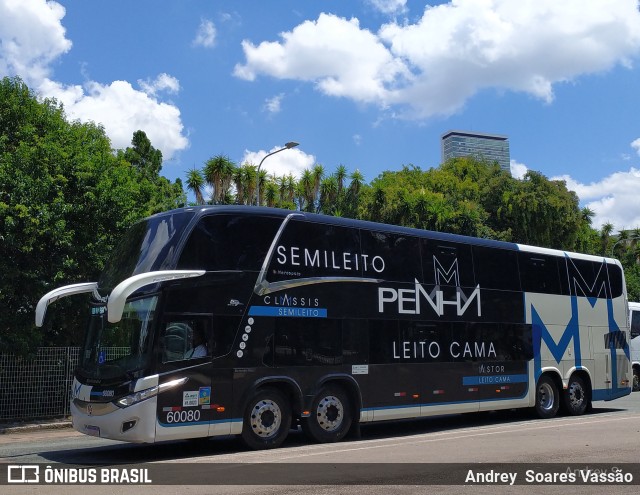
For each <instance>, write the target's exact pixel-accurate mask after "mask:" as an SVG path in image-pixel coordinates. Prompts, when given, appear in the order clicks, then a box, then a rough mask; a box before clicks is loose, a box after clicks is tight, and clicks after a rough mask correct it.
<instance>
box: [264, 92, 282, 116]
mask: <svg viewBox="0 0 640 495" xmlns="http://www.w3.org/2000/svg"><path fill="white" fill-rule="evenodd" d="M283 98H284V93H280V94H279V95H276V96H274V97H273V98H267V99H266V100H265V102H264V109H265V110H266V111H267V112H269V113H278V112H279V111H280V109H281V108H280V105H281V103H282V99H283Z"/></svg>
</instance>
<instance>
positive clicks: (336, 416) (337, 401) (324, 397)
mask: <svg viewBox="0 0 640 495" xmlns="http://www.w3.org/2000/svg"><path fill="white" fill-rule="evenodd" d="M310 413H311V414H310V416H309V417H308V418H304V420H303V421H302V429H303V431H304V432H305V434H306V435H307V436H308V437H310V438H311V439H312V440H315V441H316V442H319V443H329V442H338V441H340V440H342V439H343V438H344V437H345V436H346V434H347V433H348V432H349V428H351V423H352V421H353V415H352V413H351V403H350V402H349V396H348V395H347V394H346V392H345V391H344V389H343V388H341V387H339V386H336V385H329V386H327V387H322V389H321V390H320V392H318V394H317V395H316V396H315V397H314V399H313V402H312V404H311V411H310Z"/></svg>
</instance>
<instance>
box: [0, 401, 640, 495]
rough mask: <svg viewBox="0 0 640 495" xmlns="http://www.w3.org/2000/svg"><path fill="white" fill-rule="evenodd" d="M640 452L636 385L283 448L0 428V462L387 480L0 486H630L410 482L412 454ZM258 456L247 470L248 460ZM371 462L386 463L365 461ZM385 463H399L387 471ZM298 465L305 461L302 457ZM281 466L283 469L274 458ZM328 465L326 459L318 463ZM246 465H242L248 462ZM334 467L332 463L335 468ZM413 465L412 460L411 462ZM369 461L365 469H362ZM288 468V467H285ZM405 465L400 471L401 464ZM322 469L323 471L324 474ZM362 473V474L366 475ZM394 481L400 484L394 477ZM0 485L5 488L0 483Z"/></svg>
mask: <svg viewBox="0 0 640 495" xmlns="http://www.w3.org/2000/svg"><path fill="white" fill-rule="evenodd" d="M638 456H640V393H634V394H632V395H630V396H628V397H625V398H623V399H620V400H617V401H614V402H609V403H602V402H600V403H596V404H595V407H594V410H593V413H592V414H589V415H585V416H581V417H557V418H554V419H552V420H539V419H536V418H534V417H532V416H531V415H530V414H528V413H527V412H522V411H506V412H499V413H490V414H472V415H458V416H451V417H447V418H438V419H427V420H421V421H414V422H403V423H396V424H392V425H390V424H388V425H375V426H369V427H365V428H363V435H362V438H361V439H358V440H350V441H345V442H342V443H339V444H324V445H318V444H310V443H308V442H307V441H306V439H305V438H304V437H303V435H302V434H301V433H292V434H291V435H290V437H289V439H288V440H287V442H286V444H285V445H284V447H282V448H280V449H277V450H274V451H258V452H254V451H250V450H247V449H246V448H245V447H243V446H242V444H241V443H240V442H239V441H237V440H234V439H226V440H210V441H202V442H171V443H165V444H158V445H131V444H123V443H119V442H113V441H108V440H102V439H96V438H92V437H87V436H84V435H81V434H79V433H76V432H74V431H72V430H52V431H43V430H41V431H35V432H27V433H10V434H5V435H0V461H2V462H8V463H12V464H14V463H19V464H28V463H38V462H45V463H49V464H50V465H52V466H55V465H56V463H65V464H80V465H85V466H87V465H103V464H112V463H128V464H135V465H138V464H139V463H146V462H151V463H154V464H155V463H162V466H163V469H166V470H170V469H193V468H194V466H195V467H196V468H197V469H202V467H203V466H204V467H205V468H206V469H208V470H209V471H211V470H214V469H217V468H220V466H221V465H222V463H229V464H228V465H226V466H224V467H225V468H227V467H228V470H227V471H225V473H228V472H229V469H236V468H238V469H241V470H240V471H238V472H239V473H242V475H243V476H246V477H247V479H251V480H252V481H253V479H254V478H255V477H258V476H260V474H259V472H260V471H259V468H260V467H261V466H263V463H270V464H271V465H276V466H277V468H278V469H280V471H279V472H280V473H286V472H287V467H286V466H291V463H295V469H296V473H295V474H292V478H291V479H293V480H298V479H300V480H302V481H301V482H303V481H304V480H306V479H312V478H313V476H314V473H316V474H317V471H318V468H319V466H318V463H328V464H329V465H335V464H340V463H361V464H360V466H365V467H363V468H362V469H363V471H362V473H361V475H363V476H366V475H370V476H371V480H372V482H376V483H378V482H387V483H393V484H394V486H393V487H390V486H385V485H367V486H363V485H355V486H318V485H312V486H306V487H301V486H259V485H258V486H256V485H237V486H224V487H220V486H218V487H215V488H212V487H203V486H195V485H188V486H175V485H173V486H171V485H167V486H153V487H149V486H146V487H135V488H134V487H123V486H92V487H90V488H89V487H87V486H84V487H80V486H33V487H29V490H25V488H24V486H20V487H17V486H9V487H6V488H7V490H6V491H5V490H2V491H3V493H7V494H13V493H34V494H36V493H37V494H45V493H46V494H57V493H65V494H67V493H68V494H74V493H78V494H80V493H86V492H87V490H88V489H89V490H90V492H91V494H92V495H93V494H102V493H104V494H114V493H149V494H151V493H153V494H154V495H163V494H168V493H171V494H173V493H229V494H244V493H247V494H249V493H250V494H252V495H255V494H263V493H264V494H271V493H274V494H275V493H278V494H280V495H287V494H289V493H301V492H302V491H304V493H306V494H329V493H331V494H333V493H348V494H351V493H369V494H378V493H380V494H383V493H384V494H387V493H427V492H431V493H460V492H461V491H463V490H464V491H467V492H471V493H491V494H496V493H516V491H517V493H522V492H523V491H524V492H526V493H563V494H567V493H581V494H583V493H598V494H600V493H603V492H604V491H606V493H637V491H638V487H637V486H632V487H619V486H613V487H606V488H605V487H602V486H599V487H598V486H595V487H594V486H519V487H518V486H513V487H508V486H506V487H503V486H500V487H496V486H474V487H470V486H464V487H463V486H431V487H429V486H420V485H418V486H416V485H411V484H404V483H409V482H410V481H411V477H410V476H411V472H410V470H409V472H407V471H406V468H407V466H408V465H409V464H410V463H459V464H457V465H458V466H460V469H461V472H463V471H464V472H467V471H468V469H469V468H474V466H477V464H478V463H497V464H505V463H518V464H522V463H548V462H555V463H580V464H593V463H628V462H635V461H637V459H638ZM251 463H260V465H259V466H257V467H256V469H255V471H251V469H253V466H254V465H253V464H251ZM371 463H385V464H384V465H383V466H380V467H379V469H377V472H375V471H372V470H371V467H370V465H371ZM388 463H397V466H398V468H397V470H396V471H395V472H394V473H393V474H389V473H388V472H387V470H388ZM300 464H304V466H300ZM283 465H284V466H285V467H284V468H283V467H282V466H283ZM325 465H326V464H325ZM247 466H249V468H250V469H249V470H247ZM335 469H337V468H335ZM413 469H415V468H413ZM367 470H368V471H367ZM289 472H291V471H289ZM405 472H407V476H409V478H407V479H408V481H407V479H403V478H402V476H403V475H404V474H403V473H405ZM327 474H330V473H327ZM366 479H368V478H366ZM401 483H402V484H401ZM3 488H5V487H3Z"/></svg>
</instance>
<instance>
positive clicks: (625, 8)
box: [0, 0, 640, 229]
mask: <svg viewBox="0 0 640 495" xmlns="http://www.w3.org/2000/svg"><path fill="white" fill-rule="evenodd" d="M639 65H640V12H639V10H638V5H637V2H636V0H590V1H589V2H585V1H583V0H563V1H561V2H558V1H557V0H452V1H450V2H435V1H430V2H425V1H424V0H423V1H418V0H339V1H338V0H335V1H334V0H325V1H322V2H319V1H316V2H300V1H297V0H271V1H254V0H242V1H232V0H216V1H214V0H208V1H205V0H199V1H196V0H180V1H177V0H163V1H160V2H159V1H152V0H136V1H133V2H132V1H130V0H129V1H124V0H109V1H108V2H95V1H81V0H58V1H57V2H53V1H49V2H46V1H45V0H0V77H2V76H5V75H9V76H13V75H19V76H20V77H22V79H23V80H25V82H27V83H28V84H29V86H30V87H31V88H33V89H34V90H35V91H37V92H38V93H39V94H40V95H41V96H43V97H45V96H53V97H56V98H58V100H59V101H61V102H62V103H63V104H64V105H65V110H66V112H67V115H68V117H69V118H71V119H80V120H82V121H88V120H92V121H95V122H99V123H101V124H102V125H104V127H105V130H106V131H107V134H108V135H109V137H110V138H111V140H112V144H113V146H114V148H124V147H126V146H128V145H129V143H130V141H131V136H132V134H133V132H134V131H135V130H137V129H142V130H144V131H145V132H146V133H147V135H148V136H149V138H150V139H151V142H152V144H153V145H154V146H155V147H157V148H159V149H161V150H162V152H163V155H164V157H165V162H164V164H163V170H162V173H163V174H164V175H165V176H166V177H168V178H169V179H171V180H173V179H175V178H177V177H180V178H182V179H183V180H184V179H185V178H186V174H187V172H188V170H189V169H191V168H193V167H196V168H202V166H203V165H204V163H205V162H206V160H207V159H208V158H210V157H212V156H214V155H217V154H225V155H228V156H229V157H230V158H231V159H232V160H233V161H235V162H236V163H238V164H241V163H244V162H250V163H254V164H257V163H259V162H260V160H261V158H262V157H264V156H265V154H266V153H268V152H270V151H273V150H275V149H277V148H279V147H281V146H282V145H283V144H284V143H285V142H287V141H297V142H299V143H300V146H299V147H298V148H295V149H293V150H287V151H284V152H282V153H278V154H277V155H274V156H272V157H269V159H267V160H265V162H264V165H263V167H264V168H265V169H266V170H268V171H269V172H273V173H277V174H283V173H289V172H292V173H293V174H294V175H299V174H300V172H301V170H303V169H304V168H308V167H311V166H313V165H314V164H316V163H319V164H322V165H323V166H324V167H325V169H326V171H327V172H328V173H331V172H333V171H334V170H335V169H336V167H337V166H338V165H340V164H343V165H345V166H346V167H347V169H348V170H349V171H350V172H353V171H354V170H356V169H358V170H360V172H362V173H363V175H364V177H365V180H366V181H367V182H370V181H371V180H372V179H374V178H375V177H376V176H377V175H379V174H380V173H381V172H382V171H384V170H398V169H400V168H401V166H402V165H409V164H413V165H417V166H419V167H421V168H423V169H428V168H430V167H437V166H438V165H439V164H440V161H441V160H440V136H441V135H442V134H443V133H444V132H446V131H448V130H451V129H458V130H471V131H479V132H488V133H494V134H503V135H506V136H508V137H509V142H510V147H511V159H512V171H513V173H514V175H515V176H517V177H520V176H521V175H522V174H523V173H524V171H526V170H527V169H532V170H537V171H540V172H542V173H543V174H544V175H546V176H547V177H549V178H562V179H564V180H566V181H567V184H568V186H569V187H570V188H571V189H573V190H575V191H576V192H577V193H578V195H579V197H580V199H581V202H582V205H583V206H589V207H590V208H591V209H592V210H594V211H595V212H596V217H595V219H594V226H596V227H598V226H600V225H601V224H602V223H603V222H607V221H609V222H611V223H613V224H614V226H615V228H616V229H622V228H636V227H640V194H638V192H639V191H640V123H639V120H638V111H639V110H640V92H639V91H638V89H639V88H640V70H639V68H638V66H639Z"/></svg>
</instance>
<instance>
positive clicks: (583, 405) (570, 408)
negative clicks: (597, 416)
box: [562, 375, 591, 416]
mask: <svg viewBox="0 0 640 495" xmlns="http://www.w3.org/2000/svg"><path fill="white" fill-rule="evenodd" d="M590 395H591V394H590V393H589V390H588V389H587V386H586V384H585V382H584V380H583V379H582V378H581V377H580V376H578V375H573V376H572V377H571V379H570V380H569V386H568V387H567V390H565V392H564V395H563V397H562V398H563V401H564V410H565V411H566V412H567V413H568V414H570V415H571V416H580V415H582V414H584V413H585V411H586V410H587V405H588V404H589V401H590Z"/></svg>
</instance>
